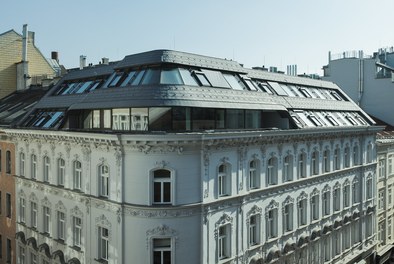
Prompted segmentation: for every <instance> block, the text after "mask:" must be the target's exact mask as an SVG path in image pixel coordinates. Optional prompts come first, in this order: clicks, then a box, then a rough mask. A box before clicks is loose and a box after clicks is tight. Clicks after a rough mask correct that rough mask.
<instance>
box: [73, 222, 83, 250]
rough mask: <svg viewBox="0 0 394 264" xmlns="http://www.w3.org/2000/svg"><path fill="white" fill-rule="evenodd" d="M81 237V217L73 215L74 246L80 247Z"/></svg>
mask: <svg viewBox="0 0 394 264" xmlns="http://www.w3.org/2000/svg"><path fill="white" fill-rule="evenodd" d="M81 239H82V219H81V218H79V217H75V216H74V217H73V242H74V246H77V247H80V246H81Z"/></svg>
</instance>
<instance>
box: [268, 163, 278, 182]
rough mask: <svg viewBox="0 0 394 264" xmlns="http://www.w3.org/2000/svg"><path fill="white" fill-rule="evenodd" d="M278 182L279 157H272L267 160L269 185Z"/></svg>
mask: <svg viewBox="0 0 394 264" xmlns="http://www.w3.org/2000/svg"><path fill="white" fill-rule="evenodd" d="M277 183H278V159H277V158H275V157H272V158H270V159H269V160H268V162H267V185H276V184H277Z"/></svg>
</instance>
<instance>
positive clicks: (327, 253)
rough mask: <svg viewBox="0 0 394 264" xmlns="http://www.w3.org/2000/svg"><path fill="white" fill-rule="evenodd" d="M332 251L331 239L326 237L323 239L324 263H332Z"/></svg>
mask: <svg viewBox="0 0 394 264" xmlns="http://www.w3.org/2000/svg"><path fill="white" fill-rule="evenodd" d="M330 253H331V250H330V241H329V237H325V238H324V239H323V255H324V256H323V259H324V261H330V260H331V254H330Z"/></svg>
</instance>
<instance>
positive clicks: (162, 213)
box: [123, 207, 201, 218]
mask: <svg viewBox="0 0 394 264" xmlns="http://www.w3.org/2000/svg"><path fill="white" fill-rule="evenodd" d="M123 211H124V214H125V215H128V216H134V217H140V218H171V217H172V218H174V217H185V216H196V215H200V214H201V209H200V207H197V208H193V209H169V210H166V209H162V210H154V209H145V208H144V209H142V208H141V209H137V208H130V207H124V210H123Z"/></svg>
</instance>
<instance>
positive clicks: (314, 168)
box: [311, 151, 319, 175]
mask: <svg viewBox="0 0 394 264" xmlns="http://www.w3.org/2000/svg"><path fill="white" fill-rule="evenodd" d="M317 174H319V152H318V151H313V152H312V158H311V175H317Z"/></svg>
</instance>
